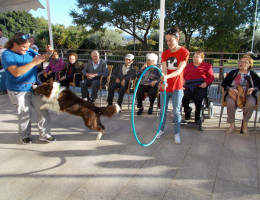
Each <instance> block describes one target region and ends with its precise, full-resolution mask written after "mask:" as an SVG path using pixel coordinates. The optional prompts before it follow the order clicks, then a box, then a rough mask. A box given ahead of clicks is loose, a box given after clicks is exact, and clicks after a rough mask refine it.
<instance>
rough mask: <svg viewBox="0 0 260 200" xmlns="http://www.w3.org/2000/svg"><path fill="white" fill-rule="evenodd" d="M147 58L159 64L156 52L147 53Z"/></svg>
mask: <svg viewBox="0 0 260 200" xmlns="http://www.w3.org/2000/svg"><path fill="white" fill-rule="evenodd" d="M146 60H153V61H154V64H155V65H157V61H158V56H157V55H156V54H155V53H148V54H146Z"/></svg>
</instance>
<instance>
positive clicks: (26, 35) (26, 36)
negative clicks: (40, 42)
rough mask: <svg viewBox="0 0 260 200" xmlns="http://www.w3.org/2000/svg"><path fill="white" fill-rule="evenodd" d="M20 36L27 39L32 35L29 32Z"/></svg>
mask: <svg viewBox="0 0 260 200" xmlns="http://www.w3.org/2000/svg"><path fill="white" fill-rule="evenodd" d="M20 38H22V39H23V40H27V39H29V38H30V35H29V34H25V35H22V36H21V37H20Z"/></svg>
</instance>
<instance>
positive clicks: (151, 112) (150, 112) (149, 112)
mask: <svg viewBox="0 0 260 200" xmlns="http://www.w3.org/2000/svg"><path fill="white" fill-rule="evenodd" d="M151 114H153V108H151V107H149V110H148V115H151Z"/></svg>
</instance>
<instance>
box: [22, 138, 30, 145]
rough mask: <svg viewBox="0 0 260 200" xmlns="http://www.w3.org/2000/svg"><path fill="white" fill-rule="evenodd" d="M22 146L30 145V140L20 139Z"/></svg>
mask: <svg viewBox="0 0 260 200" xmlns="http://www.w3.org/2000/svg"><path fill="white" fill-rule="evenodd" d="M20 140H21V142H22V143H23V144H32V140H31V139H30V138H24V139H20Z"/></svg>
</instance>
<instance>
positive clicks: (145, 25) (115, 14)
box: [70, 0, 160, 47]
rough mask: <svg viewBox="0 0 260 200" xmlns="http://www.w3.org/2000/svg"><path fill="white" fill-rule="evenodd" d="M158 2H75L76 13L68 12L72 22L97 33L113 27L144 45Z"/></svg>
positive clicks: (126, 0)
mask: <svg viewBox="0 0 260 200" xmlns="http://www.w3.org/2000/svg"><path fill="white" fill-rule="evenodd" d="M159 3H160V1H158V0H142V1H140V0H112V1H108V0H78V8H79V9H80V11H76V10H73V11H71V13H70V14H71V16H72V17H73V18H74V23H76V24H78V25H84V26H90V27H91V28H93V29H94V30H100V29H101V28H104V26H105V25H108V26H114V27H116V28H118V29H120V30H122V31H124V32H126V33H128V34H129V35H132V36H133V37H135V38H136V39H137V40H139V41H140V42H141V43H142V44H143V45H144V46H145V47H146V46H147V40H148V35H149V33H150V30H151V29H152V28H153V21H154V20H155V19H157V18H158V9H159Z"/></svg>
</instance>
